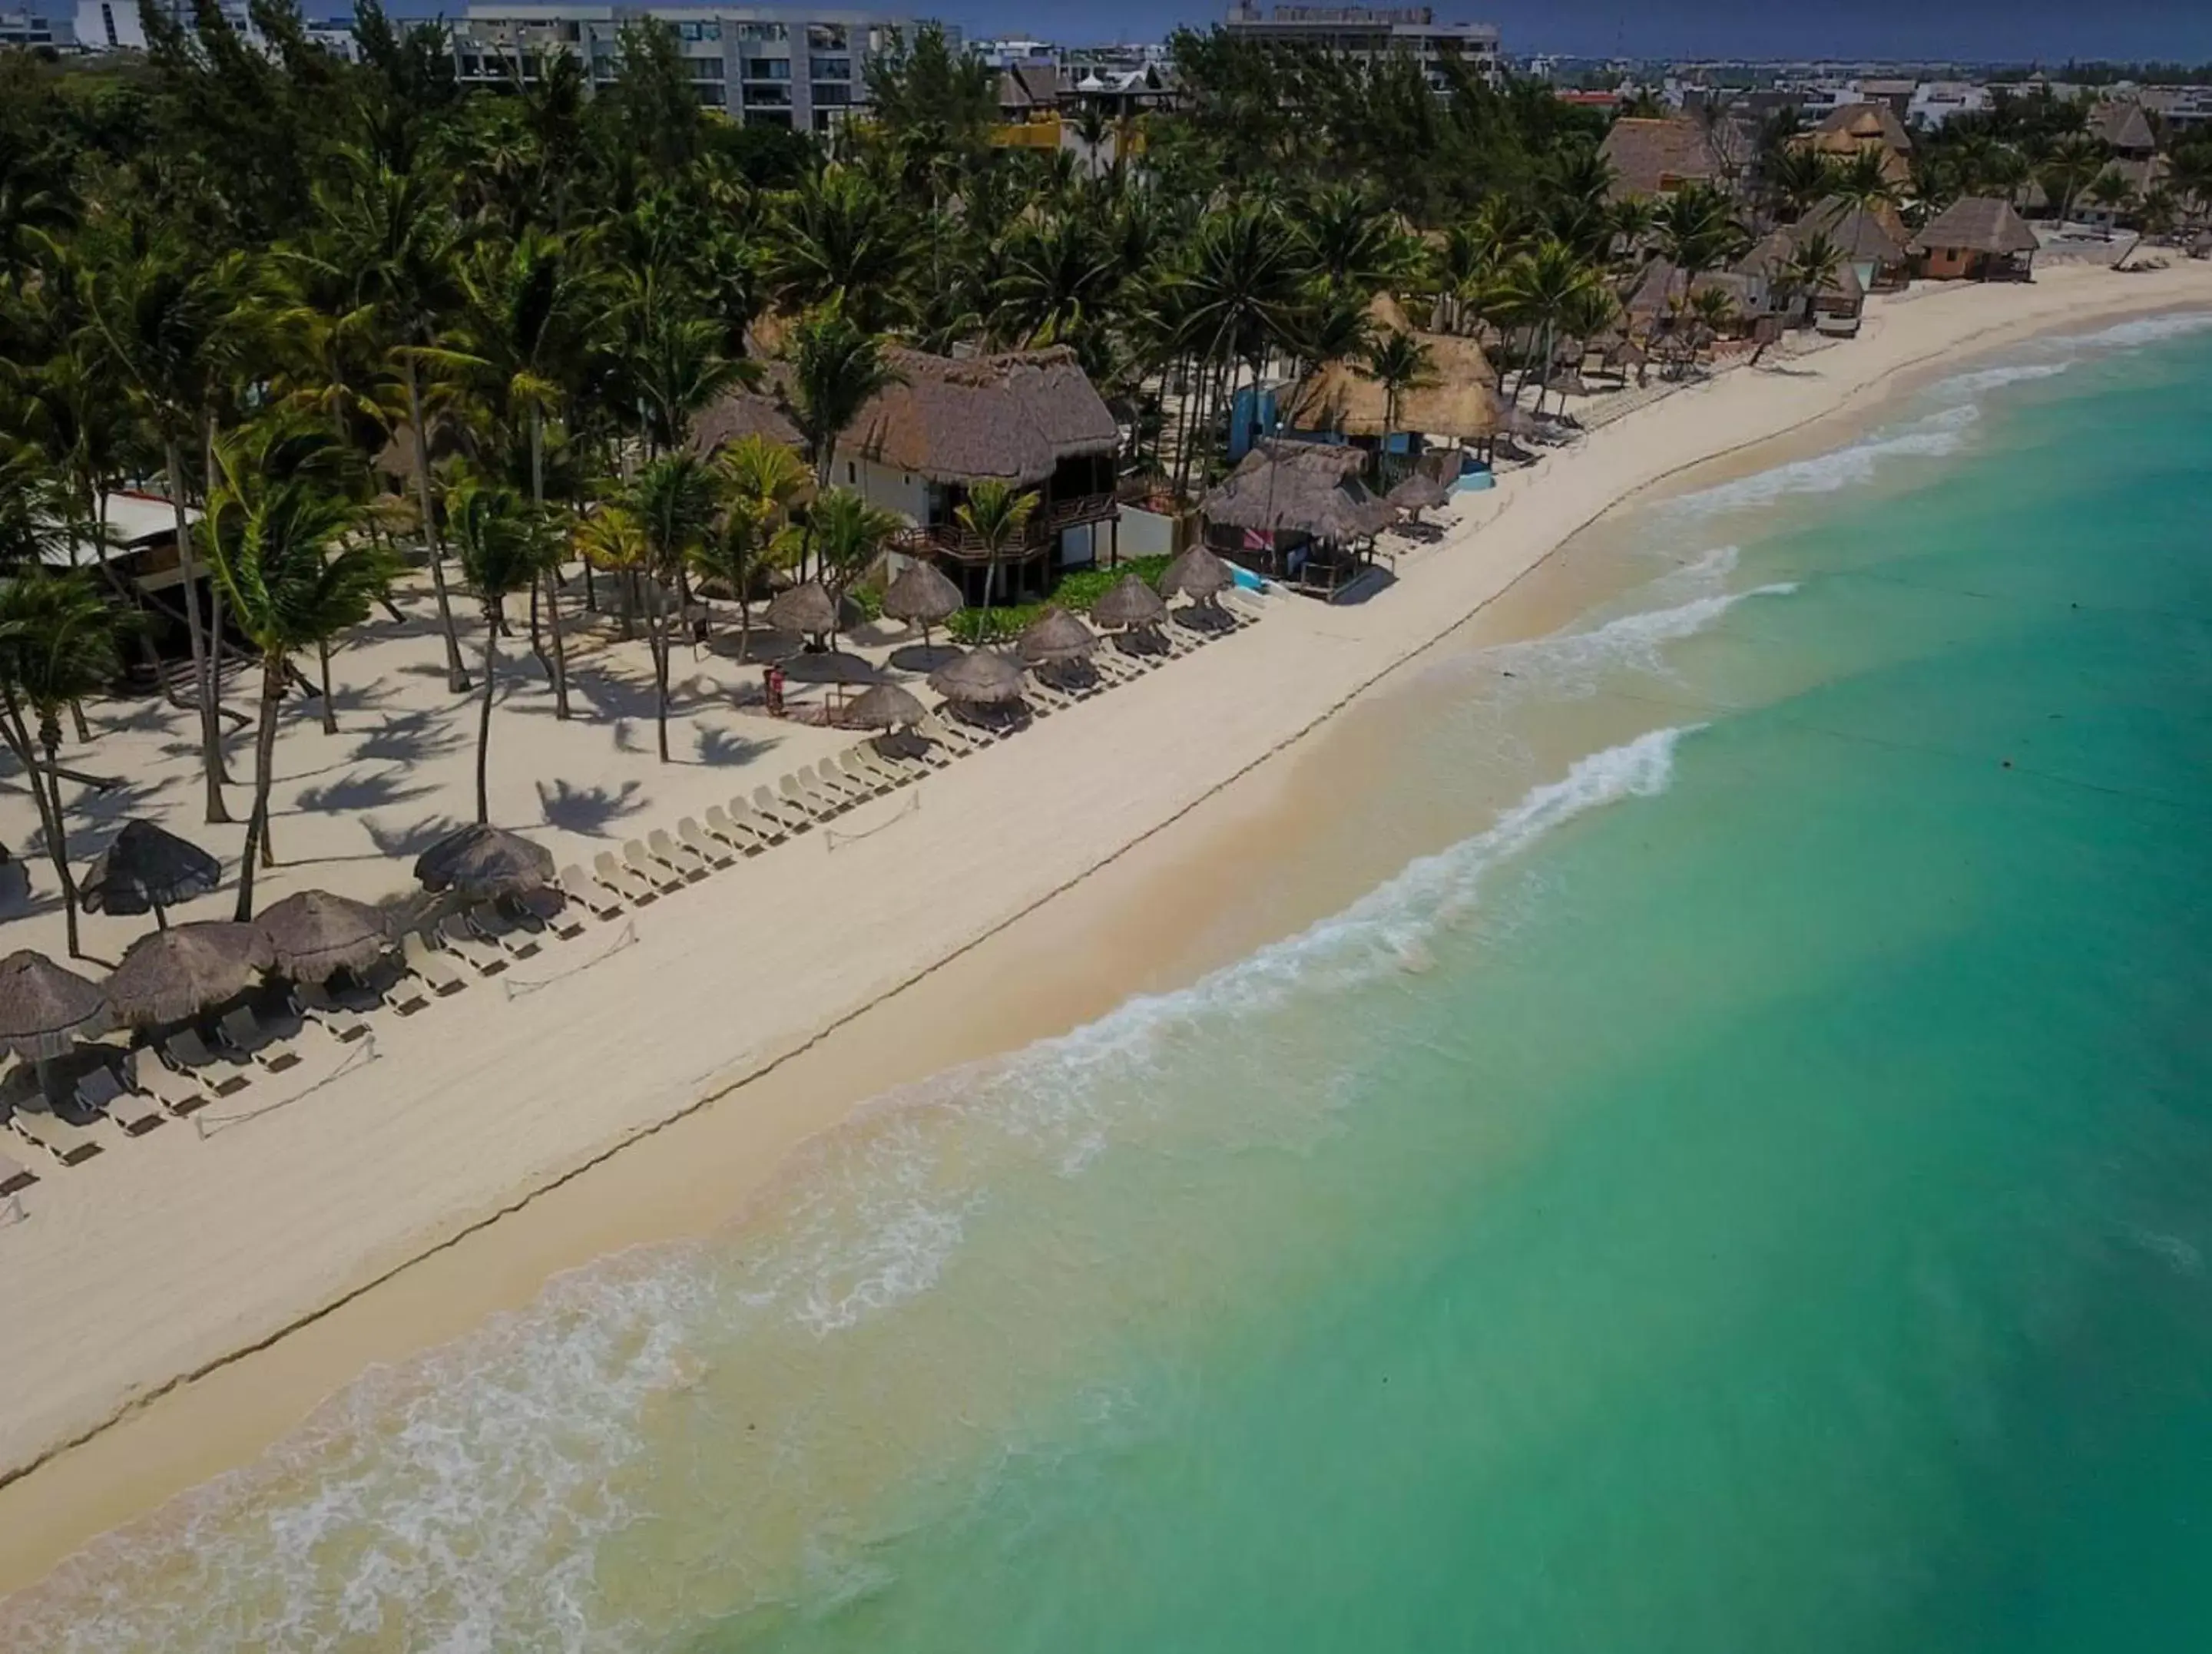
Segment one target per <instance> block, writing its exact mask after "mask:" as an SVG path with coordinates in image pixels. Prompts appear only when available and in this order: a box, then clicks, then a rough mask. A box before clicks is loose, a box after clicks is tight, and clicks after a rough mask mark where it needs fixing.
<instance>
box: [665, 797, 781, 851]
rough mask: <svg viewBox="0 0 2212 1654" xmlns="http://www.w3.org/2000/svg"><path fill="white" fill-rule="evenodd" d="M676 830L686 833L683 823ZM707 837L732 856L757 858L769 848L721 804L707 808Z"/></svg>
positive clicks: (679, 822) (678, 824)
mask: <svg viewBox="0 0 2212 1654" xmlns="http://www.w3.org/2000/svg"><path fill="white" fill-rule="evenodd" d="M676 830H677V831H678V833H681V832H683V831H684V824H683V823H682V822H681V821H678V823H677V824H676ZM707 836H708V838H710V839H719V840H720V842H721V845H722V848H723V849H724V850H726V851H728V852H729V853H730V854H731V855H732V856H757V855H758V854H760V852H761V851H763V849H765V848H766V847H767V846H765V845H763V844H762V842H761V840H760V839H759V837H758V836H757V834H755V833H754V832H753V830H752V829H751V828H750V827H739V826H738V824H737V822H736V821H735V820H734V819H733V818H732V816H731V815H730V812H729V811H728V810H726V809H723V808H722V807H721V806H720V804H709V805H708V806H707Z"/></svg>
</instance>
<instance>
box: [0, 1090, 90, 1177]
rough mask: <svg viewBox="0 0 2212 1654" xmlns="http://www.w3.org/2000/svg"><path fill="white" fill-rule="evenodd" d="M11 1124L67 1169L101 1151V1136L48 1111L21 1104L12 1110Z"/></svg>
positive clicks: (10, 1114) (80, 1163)
mask: <svg viewBox="0 0 2212 1654" xmlns="http://www.w3.org/2000/svg"><path fill="white" fill-rule="evenodd" d="M8 1123H9V1124H10V1125H12V1126H14V1127H15V1130H16V1131H17V1132H18V1133H20V1134H21V1136H23V1137H24V1138H25V1139H26V1140H27V1141H28V1142H34V1143H36V1144H37V1145H38V1146H39V1147H40V1148H43V1149H45V1150H46V1153H48V1154H52V1156H53V1157H54V1158H55V1159H56V1160H59V1161H60V1162H61V1163H62V1164H63V1165H64V1166H80V1165H82V1164H83V1163H84V1162H85V1161H86V1160H90V1159H91V1158H92V1157H93V1156H94V1154H99V1153H100V1138H99V1136H98V1135H97V1134H96V1133H95V1132H94V1130H92V1128H91V1127H89V1126H82V1125H76V1124H71V1123H70V1121H68V1120H64V1118H62V1117H61V1116H60V1115H58V1114H54V1113H50V1112H47V1111H46V1110H44V1109H36V1110H33V1109H27V1108H25V1107H23V1106H21V1104H18V1105H17V1106H15V1108H14V1109H13V1110H12V1111H10V1112H9V1116H8Z"/></svg>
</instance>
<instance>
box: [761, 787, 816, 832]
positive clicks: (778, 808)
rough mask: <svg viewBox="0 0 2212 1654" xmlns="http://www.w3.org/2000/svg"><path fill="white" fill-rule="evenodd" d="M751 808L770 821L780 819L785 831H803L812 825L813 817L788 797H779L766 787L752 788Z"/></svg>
mask: <svg viewBox="0 0 2212 1654" xmlns="http://www.w3.org/2000/svg"><path fill="white" fill-rule="evenodd" d="M753 808H754V809H757V810H758V811H759V812H760V813H761V814H762V815H765V816H767V817H768V818H769V820H770V821H780V822H781V823H782V824H783V827H784V830H785V831H786V832H787V833H804V832H805V831H806V829H807V828H809V827H812V826H813V825H814V817H813V816H812V815H809V814H808V813H807V812H806V811H805V810H803V809H800V808H799V806H798V805H797V804H795V803H792V802H791V800H789V799H788V798H779V797H776V796H775V794H774V793H772V792H770V791H769V790H768V789H767V788H766V787H755V788H754V789H753Z"/></svg>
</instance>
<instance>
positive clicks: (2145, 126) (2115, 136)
mask: <svg viewBox="0 0 2212 1654" xmlns="http://www.w3.org/2000/svg"><path fill="white" fill-rule="evenodd" d="M2089 134H2090V136H2093V137H2094V138H2097V139H2098V140H2100V142H2103V144H2104V145H2105V147H2106V148H2108V149H2110V150H2111V151H2112V154H2113V155H2114V157H2115V158H2117V159H2118V160H2121V161H2148V160H2149V159H2150V158H2151V157H2152V156H2153V155H2154V154H2157V153H2158V134H2157V132H2156V131H2155V130H2153V129H2152V126H2151V124H2150V117H2149V116H2148V115H2147V114H2145V113H2144V112H2143V106H2142V105H2141V104H2139V103H2137V102H2136V100H2134V99H2132V98H2122V99H2114V100H2112V101H2111V102H2109V103H2100V104H2099V105H2098V106H2096V107H2095V108H2094V109H2093V110H2091V111H2090V112H2089Z"/></svg>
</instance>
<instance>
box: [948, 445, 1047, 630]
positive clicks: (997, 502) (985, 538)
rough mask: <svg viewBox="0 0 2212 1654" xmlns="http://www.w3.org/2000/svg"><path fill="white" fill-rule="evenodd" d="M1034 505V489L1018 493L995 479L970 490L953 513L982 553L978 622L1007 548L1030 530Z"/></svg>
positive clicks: (985, 616) (981, 618)
mask: <svg viewBox="0 0 2212 1654" xmlns="http://www.w3.org/2000/svg"><path fill="white" fill-rule="evenodd" d="M1036 503H1037V497H1036V491H1035V490H1034V489H1029V490H1024V491H1022V492H1020V493H1017V492H1015V490H1014V488H1012V485H1011V484H1009V483H1006V482H1000V481H999V480H998V479H997V478H995V477H994V478H991V479H990V480H988V481H987V482H978V483H976V484H975V486H974V487H972V488H969V490H968V498H967V500H965V501H964V502H963V503H962V504H961V505H959V506H956V507H955V508H954V510H953V512H952V514H953V516H954V517H955V518H957V519H958V520H959V524H960V526H961V527H962V528H963V529H965V530H967V531H968V532H969V533H970V534H972V535H974V536H975V538H976V540H977V542H979V543H980V545H981V548H982V551H983V554H984V565H983V610H984V613H983V614H982V615H978V616H977V618H978V619H979V620H984V619H986V618H987V614H988V611H989V609H990V607H991V591H992V586H993V585H994V582H995V581H996V580H997V579H998V575H999V563H1000V559H1002V558H1003V557H1004V556H1005V555H1006V548H1008V547H1009V546H1012V545H1014V544H1016V543H1017V542H1019V541H1020V539H1021V537H1022V534H1023V531H1024V530H1026V529H1027V528H1028V527H1029V521H1030V512H1034V511H1035V510H1036Z"/></svg>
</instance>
